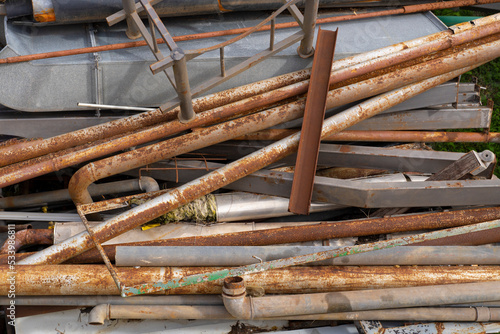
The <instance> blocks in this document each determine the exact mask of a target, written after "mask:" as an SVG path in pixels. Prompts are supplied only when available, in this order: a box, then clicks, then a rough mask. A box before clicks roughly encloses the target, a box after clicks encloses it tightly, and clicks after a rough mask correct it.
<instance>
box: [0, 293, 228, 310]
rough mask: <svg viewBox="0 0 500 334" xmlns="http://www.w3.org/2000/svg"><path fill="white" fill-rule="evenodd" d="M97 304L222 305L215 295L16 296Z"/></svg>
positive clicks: (24, 300) (24, 302)
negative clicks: (131, 296) (134, 296)
mask: <svg viewBox="0 0 500 334" xmlns="http://www.w3.org/2000/svg"><path fill="white" fill-rule="evenodd" d="M9 303H10V299H9V298H8V297H7V296H0V305H9ZM99 304H111V305H223V304H222V298H221V297H220V296H217V295H179V296H161V295H156V296H137V298H123V297H120V296H16V305H17V306H75V307H86V306H96V305H99Z"/></svg>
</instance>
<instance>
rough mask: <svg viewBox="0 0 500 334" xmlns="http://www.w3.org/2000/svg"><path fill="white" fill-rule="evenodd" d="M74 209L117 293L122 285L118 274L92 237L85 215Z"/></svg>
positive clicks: (93, 236) (92, 233)
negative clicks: (113, 282) (99, 255)
mask: <svg viewBox="0 0 500 334" xmlns="http://www.w3.org/2000/svg"><path fill="white" fill-rule="evenodd" d="M76 209H77V211H78V214H79V215H80V218H81V219H82V222H83V225H84V226H85V229H86V230H87V233H88V234H89V236H90V238H91V239H92V242H93V243H94V245H95V247H96V248H97V250H98V251H99V254H101V257H102V260H103V261H104V264H105V265H106V268H107V269H108V271H109V273H110V274H111V277H113V281H115V284H116V287H117V288H118V290H119V291H121V289H122V284H121V283H120V279H119V278H118V274H117V273H116V271H115V269H114V268H113V265H112V264H111V261H109V258H108V256H107V255H106V252H105V251H104V249H103V248H102V246H101V244H100V243H99V241H97V239H96V237H95V235H94V232H93V231H92V229H91V228H90V226H89V222H88V221H87V218H86V217H85V215H84V214H83V213H82V212H81V211H80V210H79V208H78V207H77V208H76Z"/></svg>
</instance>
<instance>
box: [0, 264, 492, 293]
mask: <svg viewBox="0 0 500 334" xmlns="http://www.w3.org/2000/svg"><path fill="white" fill-rule="evenodd" d="M214 269H215V270H217V269H225V268H224V267H215V268H214V267H141V268H134V267H120V268H117V272H118V277H119V278H120V280H121V281H123V282H126V284H127V285H129V284H130V285H134V284H139V283H142V282H145V281H146V282H159V281H164V282H167V281H169V280H171V279H174V278H178V277H185V276H189V275H193V274H199V273H208V272H210V271H212V270H214ZM8 277H9V270H8V266H6V265H5V266H0V295H3V296H6V295H7V294H8V291H9V287H10V284H9V282H8V281H7V278H8ZM15 277H16V296H60V295H63V296H64V295H67V296H100V295H101V296H108V295H109V296H118V295H119V294H120V293H119V291H118V289H117V287H116V284H115V282H114V281H113V278H112V277H111V275H110V274H109V272H108V270H107V269H106V266H105V265H88V264H87V265H65V264H63V265H57V266H53V265H34V266H31V265H17V266H16V276H15ZM244 278H245V280H246V282H247V287H249V288H255V289H257V290H258V289H263V290H264V291H265V293H266V294H293V293H320V292H329V291H351V290H365V289H382V288H396V287H409V286H424V285H425V286H427V285H436V284H457V283H471V282H496V281H498V280H500V269H499V267H498V266H400V267H395V266H366V267H365V266H314V267H308V266H303V267H292V268H286V269H278V270H271V271H268V272H262V273H256V274H252V275H248V276H244ZM222 283H223V280H217V281H213V282H207V283H201V284H198V285H191V286H185V287H181V288H177V289H173V290H166V291H161V292H160V294H161V295H190V294H220V293H222ZM134 298H135V297H134ZM131 299H133V298H131Z"/></svg>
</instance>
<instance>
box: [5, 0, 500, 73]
mask: <svg viewBox="0 0 500 334" xmlns="http://www.w3.org/2000/svg"><path fill="white" fill-rule="evenodd" d="M495 2H497V1H494V0H462V1H446V2H439V3H428V4H419V5H410V6H404V7H403V8H399V9H391V10H383V11H376V12H369V13H359V14H353V15H343V16H333V17H328V18H322V19H317V20H316V24H324V23H332V22H341V21H350V20H359V19H364V18H371V17H380V16H388V15H398V14H410V13H417V12H424V11H429V10H436V9H444V8H454V7H462V6H472V5H477V4H487V3H495ZM298 26H299V25H298V23H297V22H288V23H278V24H276V25H275V29H285V28H294V27H298ZM251 29H252V28H238V29H227V30H219V31H211V32H205V33H198V34H189V35H182V36H174V37H173V39H174V41H175V42H182V41H191V40H198V39H205V38H212V37H222V36H230V35H237V34H243V33H246V32H248V31H249V30H251ZM270 29H271V26H270V25H266V26H263V27H261V28H260V29H258V30H257V31H267V30H270ZM157 43H158V44H163V43H165V41H164V40H163V39H162V38H158V39H157ZM141 46H147V43H146V42H145V41H137V42H126V43H116V44H109V45H102V46H94V47H87V48H78V49H71V50H63V51H53V52H45V53H38V54H31V55H22V56H15V57H7V58H4V59H0V64H13V63H21V62H26V61H32V60H40V59H47V58H57V57H66V56H73V55H80V54H87V53H94V52H105V51H114V50H122V49H128V48H134V47H141Z"/></svg>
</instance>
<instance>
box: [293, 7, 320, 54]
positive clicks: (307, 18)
mask: <svg viewBox="0 0 500 334" xmlns="http://www.w3.org/2000/svg"><path fill="white" fill-rule="evenodd" d="M318 6H319V0H308V1H306V8H305V9H304V22H303V23H302V30H304V38H303V39H302V41H301V42H300V46H299V48H298V49H297V53H298V54H299V56H300V57H301V58H308V57H311V56H312V55H313V54H314V48H313V41H314V31H315V28H316V17H317V15H318Z"/></svg>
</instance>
